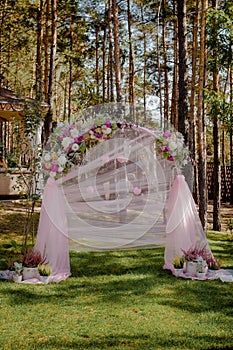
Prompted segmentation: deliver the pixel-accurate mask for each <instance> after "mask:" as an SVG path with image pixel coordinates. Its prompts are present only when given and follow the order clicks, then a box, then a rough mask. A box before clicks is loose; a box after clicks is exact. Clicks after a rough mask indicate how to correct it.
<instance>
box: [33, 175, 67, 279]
mask: <svg viewBox="0 0 233 350" xmlns="http://www.w3.org/2000/svg"><path fill="white" fill-rule="evenodd" d="M35 250H38V251H40V253H41V254H42V256H44V257H46V259H47V260H48V262H49V264H50V265H51V267H52V274H51V276H50V279H49V281H50V282H60V281H61V280H64V279H66V278H67V277H69V276H70V261H69V244H68V233H67V224H66V216H65V209H64V199H63V197H62V195H61V193H60V191H59V189H58V186H57V183H56V181H55V180H54V179H52V178H49V179H48V181H47V184H46V186H45V190H44V195H43V202H42V207H41V212H40V221H39V226H38V232H37V241H36V244H35Z"/></svg>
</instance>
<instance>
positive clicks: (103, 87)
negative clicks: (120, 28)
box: [102, 15, 107, 103]
mask: <svg viewBox="0 0 233 350" xmlns="http://www.w3.org/2000/svg"><path fill="white" fill-rule="evenodd" d="M105 16H106V15H105ZM106 31H107V25H106V18H105V23H104V37H103V49H102V51H103V59H102V90H103V92H102V96H103V97H102V102H103V103H104V102H105V100H106V80H105V79H106V78H105V76H106V72H105V70H106V47H107V34H106Z"/></svg>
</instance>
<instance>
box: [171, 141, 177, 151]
mask: <svg viewBox="0 0 233 350" xmlns="http://www.w3.org/2000/svg"><path fill="white" fill-rule="evenodd" d="M176 148H177V145H176V143H175V142H174V141H171V142H169V149H170V151H175V149H176Z"/></svg>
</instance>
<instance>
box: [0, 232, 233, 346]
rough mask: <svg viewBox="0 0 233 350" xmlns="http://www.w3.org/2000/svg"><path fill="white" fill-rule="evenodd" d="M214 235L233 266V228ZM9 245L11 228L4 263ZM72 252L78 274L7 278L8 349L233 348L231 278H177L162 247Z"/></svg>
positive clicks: (3, 320) (4, 324) (3, 292)
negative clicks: (45, 279)
mask: <svg viewBox="0 0 233 350" xmlns="http://www.w3.org/2000/svg"><path fill="white" fill-rule="evenodd" d="M0 231H1V229H0ZM13 238H14V239H16V238H17V232H16V233H15V235H14V237H13ZM208 238H209V242H210V245H211V248H212V251H213V253H214V254H215V255H216V256H217V257H218V258H219V259H220V260H221V261H222V266H223V267H224V268H230V269H233V259H232V254H233V242H232V238H231V237H230V235H227V234H223V233H215V232H211V233H209V237H208ZM0 239H1V235H0ZM9 239H10V240H11V239H12V236H11V235H9ZM1 243H2V241H1V240H0V245H1ZM10 252H11V254H13V253H14V249H13V248H12V247H11V245H10V244H9V245H7V236H6V235H4V244H3V245H1V261H0V269H3V266H5V265H4V263H6V261H7V259H8V255H9V253H10ZM70 257H71V271H72V277H70V278H68V279H67V280H66V281H63V282H61V283H58V284H55V283H51V284H48V285H29V284H18V283H14V282H10V281H0V349H1V350H8V349H12V350H17V349H24V350H25V349H29V350H30V349H42V350H43V349H48V350H50V349H54V350H55V349H56V350H58V349H59V350H60V349H92V350H94V349H101V350H102V349H138V350H144V349H153V350H157V349H158V350H160V349H161V350H163V349H169V350H175V349H176V350H183V349H184V350H188V349H195V350H205V349H212V350H213V349H232V348H233V284H232V283H223V282H221V281H220V280H215V281H192V280H185V279H178V278H175V277H173V276H172V275H171V274H170V273H169V272H167V271H164V270H163V269H162V266H163V249H153V250H139V251H121V252H105V253H78V252H71V253H70Z"/></svg>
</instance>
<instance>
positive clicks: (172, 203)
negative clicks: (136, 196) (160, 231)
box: [164, 175, 211, 272]
mask: <svg viewBox="0 0 233 350" xmlns="http://www.w3.org/2000/svg"><path fill="white" fill-rule="evenodd" d="M195 246H199V247H200V248H202V247H206V249H207V250H209V252H210V253H211V250H210V247H209V244H208V241H207V238H206V235H205V233H204V231H203V228H202V225H201V221H200V218H199V215H198V212H197V208H196V204H195V202H194V199H193V196H192V194H191V192H190V190H189V187H188V185H187V183H186V181H185V178H184V176H183V175H178V176H177V177H176V179H175V181H174V184H173V187H172V188H171V191H170V193H169V198H168V202H167V226H166V241H165V254H164V260H165V264H164V269H169V270H171V271H173V272H174V266H173V259H174V257H175V256H182V255H183V252H182V249H183V250H188V249H189V248H191V247H195Z"/></svg>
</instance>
